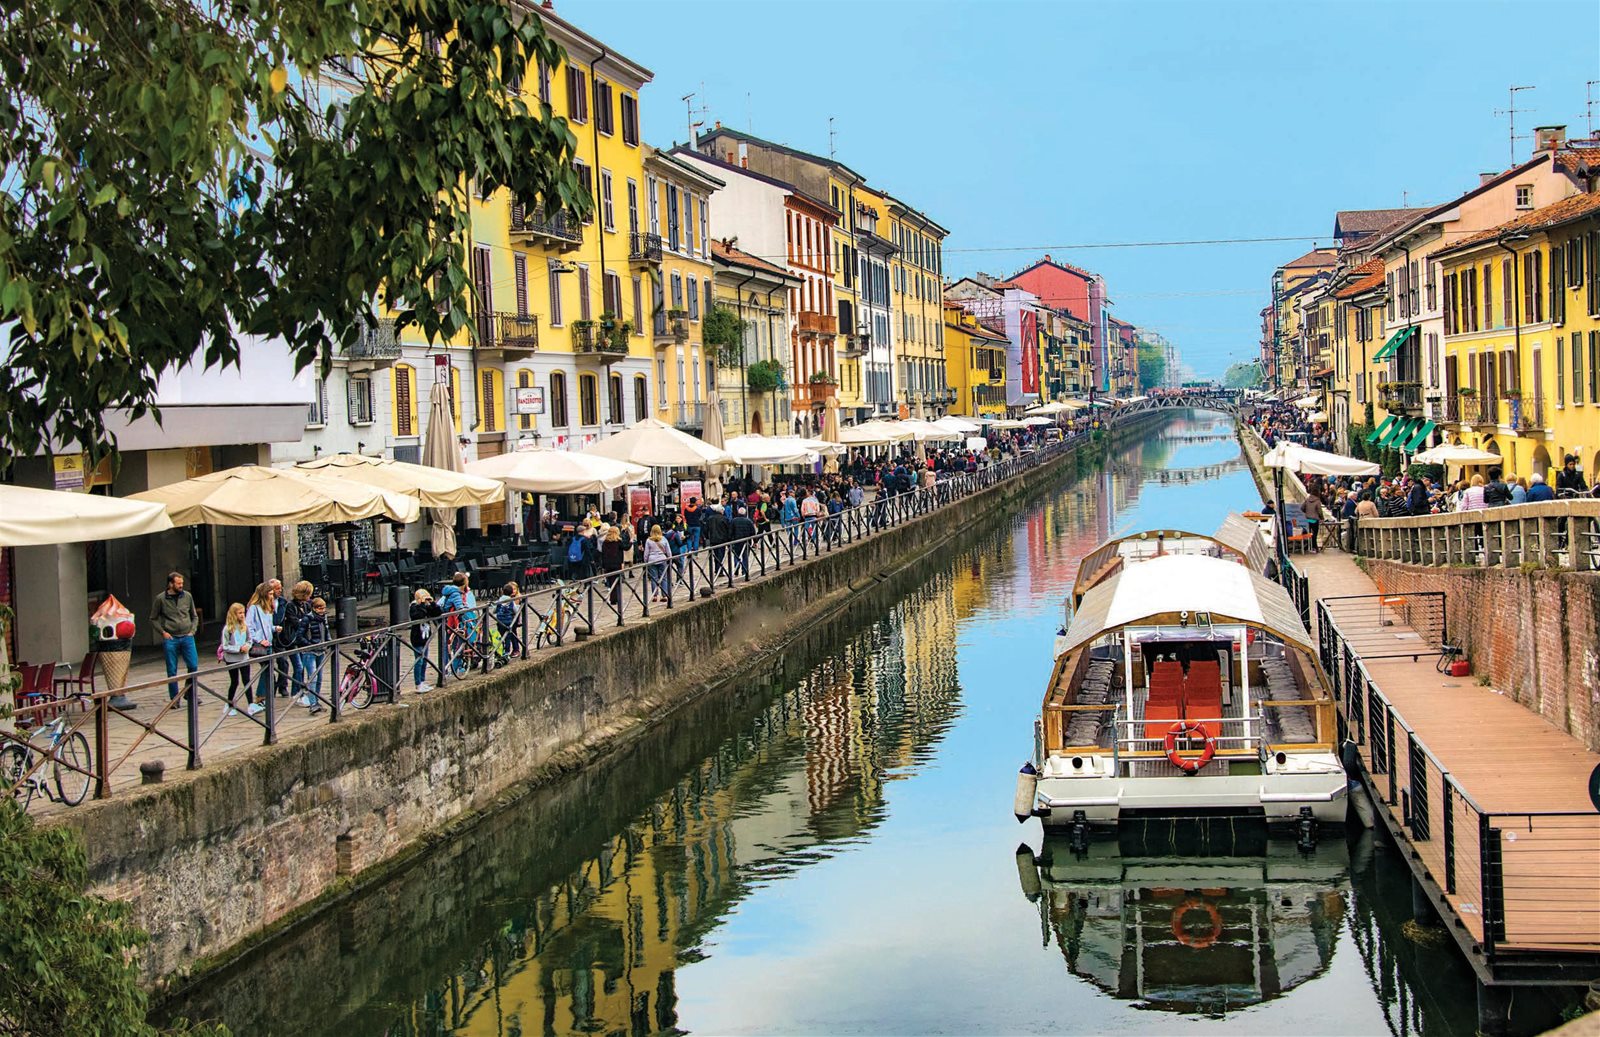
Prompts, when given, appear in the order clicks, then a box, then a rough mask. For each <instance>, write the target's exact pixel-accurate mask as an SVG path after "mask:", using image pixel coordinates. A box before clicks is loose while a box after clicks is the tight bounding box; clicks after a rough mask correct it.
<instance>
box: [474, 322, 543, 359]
mask: <svg viewBox="0 0 1600 1037" xmlns="http://www.w3.org/2000/svg"><path fill="white" fill-rule="evenodd" d="M476 327H477V331H478V335H477V338H476V340H475V342H474V348H476V349H477V350H478V351H479V352H480V353H489V354H493V355H495V356H497V357H499V358H501V359H507V360H509V359H511V358H512V357H517V356H526V355H527V354H529V353H534V352H537V351H538V349H539V318H538V317H536V316H534V315H533V314H522V313H489V314H484V315H482V316H481V317H480V318H479V319H478V321H477V322H476Z"/></svg>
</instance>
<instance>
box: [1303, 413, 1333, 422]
mask: <svg viewBox="0 0 1600 1037" xmlns="http://www.w3.org/2000/svg"><path fill="white" fill-rule="evenodd" d="M1306 420H1307V421H1321V422H1326V421H1327V420H1328V412H1327V411H1325V410H1314V411H1312V412H1311V413H1310V414H1307V415H1306Z"/></svg>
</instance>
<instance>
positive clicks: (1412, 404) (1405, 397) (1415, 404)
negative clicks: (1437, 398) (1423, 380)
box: [1378, 382, 1422, 414]
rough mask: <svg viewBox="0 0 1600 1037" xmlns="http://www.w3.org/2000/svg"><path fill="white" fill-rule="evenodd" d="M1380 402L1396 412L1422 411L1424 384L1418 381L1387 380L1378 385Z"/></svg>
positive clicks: (1411, 412)
mask: <svg viewBox="0 0 1600 1037" xmlns="http://www.w3.org/2000/svg"><path fill="white" fill-rule="evenodd" d="M1378 403H1379V404H1381V405H1382V406H1383V409H1384V410H1387V411H1389V412H1391V413H1395V414H1421V413H1422V386H1421V385H1420V384H1418V383H1416V382H1385V383H1384V384H1382V385H1380V386H1378Z"/></svg>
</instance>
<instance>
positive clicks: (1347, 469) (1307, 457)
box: [1261, 440, 1382, 475]
mask: <svg viewBox="0 0 1600 1037" xmlns="http://www.w3.org/2000/svg"><path fill="white" fill-rule="evenodd" d="M1261 463H1262V464H1263V465H1265V466H1266V467H1268V468H1282V469H1283V470H1284V471H1286V472H1300V473H1302V474H1304V475H1377V474H1378V473H1379V472H1380V471H1381V470H1382V469H1380V468H1379V467H1378V466H1377V465H1376V464H1373V463H1372V462H1370V461H1358V460H1356V459H1355V458H1353V457H1345V456H1344V455H1343V454H1330V453H1328V452H1327V451H1325V450H1312V449H1311V448H1310V447H1304V446H1300V445H1298V444H1296V443H1290V442H1288V441H1287V440H1280V441H1279V442H1278V445H1277V446H1275V447H1273V448H1272V449H1271V450H1268V451H1267V452H1266V454H1265V455H1264V456H1263V457H1262V458H1261Z"/></svg>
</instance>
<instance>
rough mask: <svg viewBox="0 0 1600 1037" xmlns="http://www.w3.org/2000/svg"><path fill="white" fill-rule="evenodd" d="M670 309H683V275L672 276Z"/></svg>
mask: <svg viewBox="0 0 1600 1037" xmlns="http://www.w3.org/2000/svg"><path fill="white" fill-rule="evenodd" d="M672 308H673V309H674V310H681V309H683V275H682V274H677V273H675V274H673V275H672Z"/></svg>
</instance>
